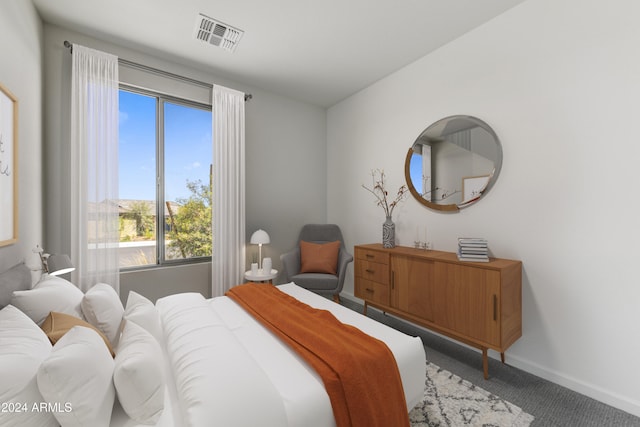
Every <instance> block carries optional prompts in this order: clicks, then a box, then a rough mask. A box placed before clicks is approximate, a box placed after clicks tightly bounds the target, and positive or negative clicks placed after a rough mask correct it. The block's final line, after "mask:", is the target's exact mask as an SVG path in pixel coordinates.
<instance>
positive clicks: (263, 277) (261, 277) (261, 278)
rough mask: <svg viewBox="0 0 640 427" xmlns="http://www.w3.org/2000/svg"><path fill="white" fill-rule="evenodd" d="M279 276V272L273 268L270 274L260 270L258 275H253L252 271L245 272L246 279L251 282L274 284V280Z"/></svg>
mask: <svg viewBox="0 0 640 427" xmlns="http://www.w3.org/2000/svg"><path fill="white" fill-rule="evenodd" d="M277 275H278V270H276V269H274V268H272V269H271V271H270V272H267V271H262V269H260V270H258V272H257V273H256V274H253V273H251V270H247V271H245V272H244V278H245V279H246V280H248V281H249V282H267V283H273V279H275V278H276V276H277Z"/></svg>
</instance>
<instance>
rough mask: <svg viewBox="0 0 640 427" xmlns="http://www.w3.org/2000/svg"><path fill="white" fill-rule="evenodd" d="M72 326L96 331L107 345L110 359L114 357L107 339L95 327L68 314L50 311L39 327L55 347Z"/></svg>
mask: <svg viewBox="0 0 640 427" xmlns="http://www.w3.org/2000/svg"><path fill="white" fill-rule="evenodd" d="M74 326H84V327H86V328H89V329H93V330H94V331H96V332H97V333H98V335H100V337H101V338H102V339H103V340H104V343H105V344H106V345H107V348H108V349H109V352H110V353H111V357H114V356H115V353H114V352H113V347H111V343H110V342H109V340H108V339H107V337H106V336H105V335H104V334H103V333H102V332H100V330H99V329H98V328H96V327H95V326H93V325H92V324H90V323H88V322H85V321H84V320H82V319H79V318H77V317H75V316H71V315H70V314H65V313H57V312H55V311H52V312H51V313H49V315H48V316H47V318H46V319H44V322H43V323H42V326H40V327H41V328H42V330H43V331H44V333H45V334H47V336H48V337H49V341H51V344H53V345H55V344H56V342H58V340H59V339H60V338H62V336H63V335H64V334H66V333H67V332H68V331H69V329H71V328H73V327H74Z"/></svg>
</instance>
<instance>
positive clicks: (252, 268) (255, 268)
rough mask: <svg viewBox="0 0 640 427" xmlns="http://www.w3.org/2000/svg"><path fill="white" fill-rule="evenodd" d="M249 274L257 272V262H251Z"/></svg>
mask: <svg viewBox="0 0 640 427" xmlns="http://www.w3.org/2000/svg"><path fill="white" fill-rule="evenodd" d="M251 274H252V275H254V276H256V275H257V274H258V263H257V262H252V263H251Z"/></svg>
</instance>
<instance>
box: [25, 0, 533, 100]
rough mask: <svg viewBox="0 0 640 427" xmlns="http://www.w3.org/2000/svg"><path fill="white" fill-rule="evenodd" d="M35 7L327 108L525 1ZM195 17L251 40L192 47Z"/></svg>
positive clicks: (69, 23) (96, 1) (313, 0)
mask: <svg viewBox="0 0 640 427" xmlns="http://www.w3.org/2000/svg"><path fill="white" fill-rule="evenodd" d="M32 1H33V3H34V5H35V6H36V8H37V10H38V11H39V13H40V15H41V16H42V19H43V21H45V22H49V23H53V24H56V25H59V26H61V27H64V28H68V29H71V30H74V31H78V32H81V33H85V34H88V35H91V36H94V37H96V38H100V39H103V40H105V41H109V42H113V43H116V44H120V45H124V46H128V47H131V48H134V49H137V50H141V51H144V52H146V53H149V54H152V55H156V56H161V57H163V58H166V59H168V60H170V61H175V62H179V63H183V64H186V65H190V66H192V67H195V68H197V69H201V70H205V71H210V72H211V73H213V74H215V75H219V76H222V77H225V78H229V79H231V80H234V81H237V82H239V83H244V84H249V85H252V86H255V87H258V88H261V89H264V90H267V91H271V92H274V93H278V94H281V95H284V96H287V97H290V98H293V99H298V100H301V101H305V102H309V103H312V104H316V105H321V106H331V105H333V104H335V103H336V102H338V101H340V100H342V99H344V98H346V97H348V96H349V95H352V94H353V93H355V92H357V91H359V90H361V89H363V88H365V87H367V86H368V85H370V84H371V83H373V82H375V81H377V80H379V79H381V78H383V77H384V76H386V75H388V74H390V73H392V72H394V71H396V70H398V69H400V68H402V67H403V66H405V65H407V64H409V63H411V62H413V61H415V60H416V59H418V58H420V57H422V56H424V55H426V54H427V53H429V52H432V51H434V50H435V49H437V48H438V47H440V46H442V45H443V44H445V43H447V42H449V41H451V40H454V39H455V38H457V37H459V36H461V35H462V34H464V33H466V32H468V31H470V30H472V29H473V28H475V27H478V26H479V25H482V24H483V23H485V22H487V21H489V20H490V19H492V18H493V17H495V16H497V15H499V14H501V13H503V12H504V11H506V10H508V9H509V8H511V7H513V6H515V5H517V4H519V3H522V2H523V1H525V0H108V1H105V0H53V1H52V0H32ZM198 13H203V14H205V15H207V16H209V17H211V18H214V19H217V20H220V21H222V22H223V23H226V24H228V25H231V26H234V27H236V28H239V29H241V30H243V31H244V32H245V33H244V36H243V37H242V40H241V41H240V43H239V45H238V47H237V49H236V51H235V52H234V53H231V52H228V51H226V50H223V49H221V48H218V47H214V46H212V45H209V44H207V43H204V42H202V41H199V40H196V39H195V38H194V36H193V30H194V26H195V23H196V17H197V15H198ZM70 41H71V42H73V40H70Z"/></svg>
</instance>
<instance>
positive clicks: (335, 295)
mask: <svg viewBox="0 0 640 427" xmlns="http://www.w3.org/2000/svg"><path fill="white" fill-rule="evenodd" d="M333 301H334V302H336V303H338V304H340V294H333Z"/></svg>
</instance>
